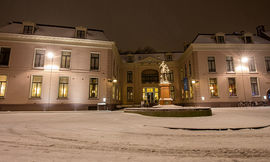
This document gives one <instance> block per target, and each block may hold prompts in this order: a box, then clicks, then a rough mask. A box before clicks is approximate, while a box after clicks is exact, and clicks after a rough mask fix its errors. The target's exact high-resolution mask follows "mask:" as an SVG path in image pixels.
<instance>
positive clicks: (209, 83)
mask: <svg viewBox="0 0 270 162" xmlns="http://www.w3.org/2000/svg"><path fill="white" fill-rule="evenodd" d="M211 79H216V89H217V95H216V96H213V95H212V92H211V89H210V85H211V82H210V80H211ZM208 89H209V90H208V92H209V93H210V97H211V98H218V97H219V89H218V78H216V77H213V78H209V79H208Z"/></svg>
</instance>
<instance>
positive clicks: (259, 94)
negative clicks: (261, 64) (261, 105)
mask: <svg viewBox="0 0 270 162" xmlns="http://www.w3.org/2000/svg"><path fill="white" fill-rule="evenodd" d="M252 78H256V84H257V89H258V94H257V95H253V91H252V82H251V79H252ZM249 81H250V89H251V96H252V97H260V96H261V92H260V85H259V78H258V77H250V79H249Z"/></svg>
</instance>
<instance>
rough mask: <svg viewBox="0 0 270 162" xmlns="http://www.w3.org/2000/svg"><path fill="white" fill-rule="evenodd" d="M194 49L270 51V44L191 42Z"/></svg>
mask: <svg viewBox="0 0 270 162" xmlns="http://www.w3.org/2000/svg"><path fill="white" fill-rule="evenodd" d="M190 46H192V51H219V50H223V51H241V50H244V51H246V50H249V51H250V50H251V51H254V50H256V51H270V44H197V43H196V44H191V45H190Z"/></svg>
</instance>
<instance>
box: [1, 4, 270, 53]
mask: <svg viewBox="0 0 270 162" xmlns="http://www.w3.org/2000/svg"><path fill="white" fill-rule="evenodd" d="M12 20H13V21H33V22H36V23H40V24H52V25H65V26H87V27H88V28H96V29H103V30H104V31H105V34H106V36H107V37H108V38H109V39H110V40H113V41H115V42H116V43H117V46H118V47H119V49H121V50H136V49H137V48H139V47H141V48H142V47H145V46H150V47H153V48H154V49H155V50H156V51H181V50H183V42H184V41H192V40H193V38H194V37H195V36H196V35H197V33H216V32H225V33H232V32H234V31H236V32H239V31H241V30H244V31H249V32H252V33H255V32H256V30H255V28H256V26H258V25H261V24H262V25H266V29H268V30H270V0H133V1H131V0H95V1H94V0H43V1H41V0H0V25H1V26H3V25H5V24H7V23H8V22H9V21H12Z"/></svg>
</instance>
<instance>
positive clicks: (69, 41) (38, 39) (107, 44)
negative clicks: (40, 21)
mask: <svg viewBox="0 0 270 162" xmlns="http://www.w3.org/2000/svg"><path fill="white" fill-rule="evenodd" d="M0 40H4V41H15V42H30V43H49V44H61V45H73V46H87V47H89V46H90V47H93V48H109V49H112V47H113V46H115V43H114V42H113V41H101V40H89V39H75V38H64V37H51V36H39V35H24V34H10V33H0Z"/></svg>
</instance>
